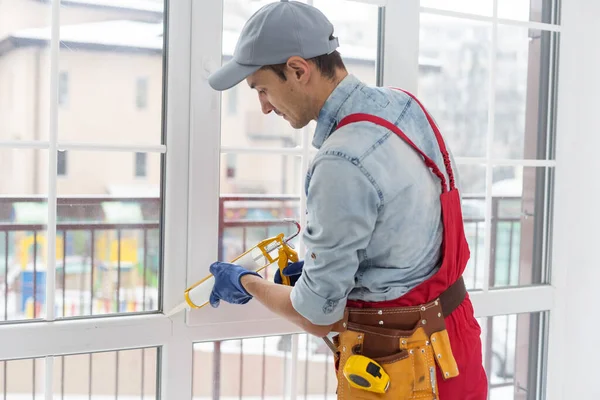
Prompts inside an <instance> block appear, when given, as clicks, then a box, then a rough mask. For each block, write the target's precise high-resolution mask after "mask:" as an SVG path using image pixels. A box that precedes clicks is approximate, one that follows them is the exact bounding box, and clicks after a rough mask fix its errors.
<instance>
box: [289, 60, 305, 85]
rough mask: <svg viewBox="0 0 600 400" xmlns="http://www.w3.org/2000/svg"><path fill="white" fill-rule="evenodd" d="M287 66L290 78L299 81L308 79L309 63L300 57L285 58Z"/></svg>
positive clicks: (303, 81) (302, 81)
mask: <svg viewBox="0 0 600 400" xmlns="http://www.w3.org/2000/svg"><path fill="white" fill-rule="evenodd" d="M286 64H287V67H288V69H289V73H290V74H291V75H292V76H291V77H288V79H289V78H292V79H294V80H296V81H299V82H301V83H306V82H308V81H309V79H310V73H311V69H310V64H309V63H308V61H306V60H305V59H304V58H302V57H298V56H293V57H290V58H289V59H288V60H287V63H286Z"/></svg>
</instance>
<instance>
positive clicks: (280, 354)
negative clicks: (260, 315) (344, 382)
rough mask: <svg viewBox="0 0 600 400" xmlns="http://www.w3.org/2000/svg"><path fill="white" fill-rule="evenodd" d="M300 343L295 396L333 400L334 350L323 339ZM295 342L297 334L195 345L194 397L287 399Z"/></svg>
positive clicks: (304, 337) (310, 338) (300, 340)
mask: <svg viewBox="0 0 600 400" xmlns="http://www.w3.org/2000/svg"><path fill="white" fill-rule="evenodd" d="M296 339H297V340H298V363H297V364H296V371H297V375H296V376H297V381H296V388H297V391H296V395H297V397H298V398H308V399H313V398H315V399H316V398H318V399H326V400H333V399H335V398H336V395H335V391H336V386H337V379H336V376H335V367H334V365H333V357H332V354H331V351H330V350H329V348H328V347H327V346H326V345H325V343H324V342H323V341H322V340H321V339H320V338H317V337H314V336H311V335H304V334H302V335H298V336H297V338H296ZM293 340H294V335H283V336H270V337H261V338H251V339H242V340H228V341H223V342H210V343H197V344H195V345H194V377H193V380H194V386H193V396H194V398H199V399H204V398H207V399H208V398H221V399H228V398H243V399H255V398H256V399H261V398H265V399H282V398H285V396H286V394H288V393H290V391H291V381H290V377H291V376H290V372H291V368H292V341H293ZM288 396H289V395H288Z"/></svg>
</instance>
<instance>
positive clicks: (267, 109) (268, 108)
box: [259, 96, 275, 114]
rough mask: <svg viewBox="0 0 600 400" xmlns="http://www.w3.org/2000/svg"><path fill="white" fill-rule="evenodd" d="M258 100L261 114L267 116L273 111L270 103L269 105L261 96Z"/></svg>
mask: <svg viewBox="0 0 600 400" xmlns="http://www.w3.org/2000/svg"><path fill="white" fill-rule="evenodd" d="M259 100H260V108H261V109H262V112H263V113H265V114H268V113H270V112H271V111H273V110H274V109H275V107H273V105H272V104H271V103H269V101H268V100H267V99H265V98H263V97H262V96H261V97H259Z"/></svg>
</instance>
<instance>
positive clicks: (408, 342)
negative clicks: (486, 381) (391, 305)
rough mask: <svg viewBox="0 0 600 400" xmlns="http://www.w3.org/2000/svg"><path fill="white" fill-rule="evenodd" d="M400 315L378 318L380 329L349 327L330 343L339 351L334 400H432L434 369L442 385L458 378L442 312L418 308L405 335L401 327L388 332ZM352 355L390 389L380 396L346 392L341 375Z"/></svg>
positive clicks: (391, 313) (350, 324) (435, 390)
mask: <svg viewBox="0 0 600 400" xmlns="http://www.w3.org/2000/svg"><path fill="white" fill-rule="evenodd" d="M423 308H425V310H423ZM395 310H398V309H395ZM359 313H360V311H359ZM394 313H395V314H396V315H394ZM399 313H400V312H399V311H394V310H391V309H390V310H386V311H385V313H384V314H383V315H379V316H378V318H379V319H380V320H382V321H384V323H383V325H382V324H379V323H377V324H373V323H370V324H360V323H356V322H348V323H347V329H346V330H344V331H342V332H340V333H339V335H338V336H336V337H335V338H334V343H335V344H336V345H337V347H338V353H337V355H336V357H335V361H336V370H337V378H338V388H337V394H338V399H361V400H371V399H394V400H401V399H402V400H404V399H407V400H408V399H419V400H427V399H437V398H438V384H437V376H436V367H438V368H439V369H440V372H441V376H442V377H443V379H450V378H453V377H455V376H457V375H458V367H457V365H456V361H455V359H454V356H453V354H452V349H451V347H450V340H449V338H448V333H447V331H446V327H445V323H444V318H443V316H442V313H441V308H440V307H439V306H437V305H436V304H434V303H431V305H427V306H426V307H421V309H420V310H419V308H417V312H416V313H413V315H414V317H418V319H416V318H412V319H413V320H414V322H411V325H412V328H409V329H406V328H407V325H406V322H402V323H401V324H400V325H403V326H400V327H398V326H396V327H395V326H393V325H394V324H393V319H394V318H398V315H399ZM400 315H401V314H400ZM438 315H439V316H438ZM386 317H390V318H386ZM356 319H362V318H360V316H359V317H357V318H356ZM368 319H370V318H368ZM351 320H352V317H350V321H351ZM388 321H392V322H388ZM388 325H389V326H388ZM354 354H360V355H363V356H366V357H369V358H371V359H372V360H374V361H376V362H377V363H379V364H380V365H381V367H382V368H383V369H384V370H385V372H386V373H387V374H388V375H389V377H390V386H389V388H388V390H387V392H386V393H385V394H378V393H373V392H369V391H366V390H363V389H358V388H355V387H352V386H350V384H349V382H348V381H347V380H346V377H345V376H344V374H343V370H344V365H345V363H346V361H347V360H348V358H349V357H350V356H352V355H354Z"/></svg>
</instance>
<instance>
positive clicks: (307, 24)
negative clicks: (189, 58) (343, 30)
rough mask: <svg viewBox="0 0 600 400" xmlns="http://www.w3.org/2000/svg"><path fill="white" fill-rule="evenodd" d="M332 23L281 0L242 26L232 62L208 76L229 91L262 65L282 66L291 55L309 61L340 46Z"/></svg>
mask: <svg viewBox="0 0 600 400" xmlns="http://www.w3.org/2000/svg"><path fill="white" fill-rule="evenodd" d="M332 35H333V24H332V23H331V22H330V21H329V20H328V19H327V17H326V16H325V15H324V14H323V13H322V12H321V11H320V10H319V9H317V8H315V7H312V6H309V5H307V4H304V3H300V2H298V1H288V0H281V1H279V2H275V3H270V4H267V5H266V6H263V7H262V8H261V9H260V10H258V11H257V12H256V13H255V14H254V15H252V17H250V19H249V20H248V21H247V22H246V25H244V28H243V29H242V32H241V34H240V37H239V39H238V42H237V44H236V46H235V51H234V52H233V59H232V60H231V61H229V62H228V63H226V64H225V65H223V66H222V67H221V68H219V69H218V70H217V71H216V72H214V73H213V74H211V75H210V76H209V77H208V82H209V84H210V86H211V87H212V88H213V89H215V90H226V89H229V88H231V87H233V86H235V85H237V84H238V83H240V82H241V81H243V80H244V79H246V78H247V77H248V76H249V75H252V74H253V73H254V72H256V71H258V70H259V69H260V68H262V67H264V66H265V65H273V64H283V63H285V62H287V60H288V59H289V58H290V57H292V56H299V57H302V58H304V59H309V58H313V57H317V56H321V55H324V54H330V53H332V52H333V51H334V50H335V49H337V47H338V46H339V43H338V40H337V38H333V39H331V40H330V39H329V38H330V37H331V36H332Z"/></svg>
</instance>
